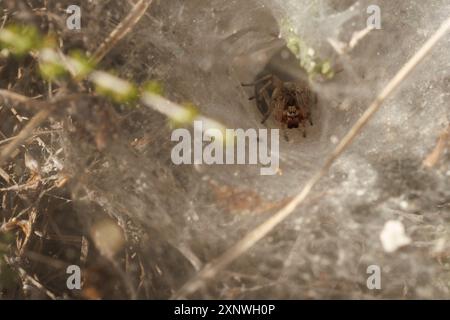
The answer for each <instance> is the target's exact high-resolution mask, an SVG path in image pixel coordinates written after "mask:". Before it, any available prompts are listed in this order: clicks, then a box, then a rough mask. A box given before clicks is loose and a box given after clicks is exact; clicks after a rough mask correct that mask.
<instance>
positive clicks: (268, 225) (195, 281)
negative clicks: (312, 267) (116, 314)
mask: <svg viewBox="0 0 450 320" xmlns="http://www.w3.org/2000/svg"><path fill="white" fill-rule="evenodd" d="M449 29H450V17H449V18H448V19H447V20H446V21H445V22H444V23H443V24H442V26H441V27H440V28H439V29H438V30H437V31H436V32H435V34H434V35H433V36H432V37H431V38H430V39H428V40H427V41H426V42H425V44H424V45H423V46H422V47H421V48H420V49H419V51H418V52H416V54H415V55H414V56H413V57H412V58H411V59H410V60H409V61H408V62H407V63H406V64H405V65H404V66H403V67H402V68H401V69H400V71H398V72H397V74H396V75H395V76H394V77H393V78H392V79H391V81H389V83H388V84H387V85H386V86H385V87H384V89H383V90H382V91H381V92H380V93H379V94H378V96H377V98H376V99H375V100H374V101H373V102H372V104H371V105H370V106H369V107H368V108H367V110H366V111H365V112H364V114H363V115H362V116H361V117H360V118H359V119H358V121H357V122H356V123H355V124H354V125H353V127H352V128H351V129H350V131H349V132H348V133H347V134H346V135H345V136H344V138H343V139H342V140H341V141H340V143H339V144H338V145H337V146H336V148H335V150H334V151H333V152H332V153H331V154H330V155H329V157H328V158H327V160H326V161H325V163H324V164H323V166H322V167H321V168H320V169H319V170H318V171H317V172H316V173H315V174H314V175H313V176H312V178H311V179H310V180H309V181H308V182H307V183H306V185H305V186H304V188H303V190H301V192H300V193H299V194H298V195H297V196H295V197H294V198H293V199H292V200H291V201H290V202H289V203H288V204H287V205H286V206H285V207H283V208H282V209H281V210H280V211H278V212H277V213H276V214H274V215H273V216H271V217H270V218H269V219H267V220H266V221H265V222H263V223H262V224H261V225H259V226H258V227H256V228H255V229H253V230H252V231H251V232H249V233H248V234H247V235H246V236H245V237H244V238H243V239H241V240H240V241H238V242H237V243H236V244H235V245H234V246H232V247H231V248H230V249H228V250H227V251H226V252H225V253H223V254H222V255H221V256H219V257H218V258H217V259H215V260H213V261H212V262H210V263H208V264H207V265H206V266H205V267H204V268H203V269H202V270H201V271H200V272H198V273H197V275H196V276H194V277H193V278H192V279H190V280H189V281H188V282H187V283H186V284H184V285H183V287H181V289H179V290H178V291H177V292H176V293H175V294H174V295H173V296H172V298H173V299H181V298H185V297H187V296H188V295H189V294H192V293H194V292H196V291H197V290H198V289H200V288H201V287H202V286H203V285H204V283H205V282H206V281H207V280H209V279H212V278H214V277H215V276H216V275H217V274H218V272H220V271H221V270H223V269H224V268H226V267H227V266H228V265H229V264H231V263H232V262H233V261H234V260H236V259H237V258H239V257H240V256H241V255H243V254H244V253H245V252H247V250H249V249H250V248H251V247H252V246H253V245H255V244H256V243H257V242H258V241H259V240H261V239H262V238H264V237H265V236H266V235H267V234H268V233H269V232H270V231H272V230H273V229H274V228H275V227H276V226H277V225H278V224H279V223H280V222H282V221H283V220H285V219H286V218H287V217H288V216H289V215H290V214H291V213H292V212H293V211H294V210H295V209H296V208H297V206H299V205H300V204H301V203H302V202H303V201H304V200H305V198H306V197H307V196H308V195H309V193H310V192H311V190H312V188H313V187H314V186H315V185H316V184H317V182H318V181H319V180H320V179H321V178H322V177H324V176H325V175H326V174H327V172H328V170H329V169H330V167H331V165H332V164H333V163H334V162H335V161H336V159H337V158H338V157H339V156H340V155H341V154H342V153H343V152H344V151H345V150H346V149H347V147H348V146H349V145H350V144H351V143H352V141H353V140H354V139H355V137H356V136H357V135H358V133H359V132H360V131H361V130H362V129H363V128H364V126H365V125H366V124H367V122H368V121H369V120H370V119H371V118H372V117H373V115H374V114H375V113H376V112H377V111H378V109H379V108H380V107H381V105H382V103H383V102H384V101H385V100H386V99H387V98H388V97H389V96H391V95H392V93H393V92H394V91H395V89H397V88H398V87H399V86H400V84H401V83H402V82H403V81H404V80H405V78H406V77H407V76H408V75H409V74H410V73H411V72H412V71H413V70H414V68H415V67H416V66H417V65H418V64H419V62H421V61H422V60H423V59H424V58H425V57H426V56H427V55H428V53H429V52H430V51H431V49H432V48H433V47H434V46H435V45H436V43H437V42H438V41H439V40H440V39H441V38H442V37H443V36H444V35H445V34H446V33H447V31H448V30H449Z"/></svg>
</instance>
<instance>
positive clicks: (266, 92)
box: [241, 74, 317, 141]
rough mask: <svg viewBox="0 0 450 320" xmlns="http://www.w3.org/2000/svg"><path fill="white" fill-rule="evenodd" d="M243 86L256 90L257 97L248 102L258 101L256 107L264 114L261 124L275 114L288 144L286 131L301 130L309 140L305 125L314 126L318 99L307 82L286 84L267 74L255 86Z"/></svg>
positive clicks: (244, 84) (243, 84) (247, 84)
mask: <svg viewBox="0 0 450 320" xmlns="http://www.w3.org/2000/svg"><path fill="white" fill-rule="evenodd" d="M241 85H242V86H243V87H250V86H253V87H255V95H254V96H253V97H251V98H249V100H253V99H256V105H257V107H258V109H259V110H260V111H261V112H262V113H263V119H262V121H261V123H265V122H266V120H267V119H268V118H269V117H270V115H271V114H272V113H273V114H274V118H275V120H276V121H277V122H278V123H280V124H281V128H282V131H283V135H284V138H285V139H286V141H289V137H288V134H287V130H286V129H293V128H300V127H301V129H302V132H303V137H306V124H307V123H309V124H310V125H311V126H312V125H313V121H312V113H311V109H312V107H313V106H314V105H316V104H317V95H316V94H315V93H314V92H313V91H311V90H310V89H309V87H308V85H307V84H306V83H305V82H303V81H296V82H290V81H288V82H283V81H282V80H281V79H280V78H278V77H277V76H276V75H274V74H268V75H266V76H264V77H262V78H260V79H258V80H256V81H255V82H253V83H242V84H241ZM264 103H265V106H264Z"/></svg>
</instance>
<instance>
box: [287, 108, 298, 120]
mask: <svg viewBox="0 0 450 320" xmlns="http://www.w3.org/2000/svg"><path fill="white" fill-rule="evenodd" d="M286 113H287V116H288V117H292V118H294V117H297V116H298V115H299V111H298V109H297V107H296V106H288V107H287V110H286Z"/></svg>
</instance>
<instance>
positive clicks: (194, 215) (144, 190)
mask: <svg viewBox="0 0 450 320" xmlns="http://www.w3.org/2000/svg"><path fill="white" fill-rule="evenodd" d="M108 3H109V2H108ZM111 3H114V2H111ZM111 3H109V4H111ZM370 4H378V5H379V6H380V8H381V12H382V30H374V31H372V32H370V33H369V34H368V35H367V36H366V37H365V38H364V39H362V40H361V41H360V43H359V44H358V45H357V46H356V47H355V48H354V49H353V51H351V52H349V53H348V54H346V55H342V56H339V55H338V54H337V53H336V52H335V51H334V49H333V48H332V46H331V45H330V44H329V40H328V39H333V40H335V41H341V42H345V43H348V42H349V41H350V39H351V37H352V34H353V33H354V32H357V31H360V30H362V29H364V28H365V26H366V19H367V16H368V15H367V13H366V8H367V7H368V6H369V5H370ZM93 6H94V7H95V8H94V9H95V10H92V15H93V16H92V17H90V16H89V17H87V18H86V19H87V21H88V23H89V24H97V25H98V23H99V22H98V21H97V20H98V19H94V18H93V17H95V14H96V12H97V13H98V12H102V10H105V11H106V12H108V14H109V15H110V16H111V17H118V18H117V19H119V18H120V17H121V16H123V15H124V14H125V13H126V9H127V8H125V7H124V6H123V5H122V4H121V5H118V4H116V5H115V6H113V5H108V4H103V5H101V4H98V5H93ZM449 13H450V6H449V4H448V1H445V0H433V1H429V2H427V4H426V5H425V4H422V3H419V2H394V1H375V2H374V1H358V2H354V1H331V0H329V1H328V0H323V1H312V0H311V1H308V0H302V1H298V0H283V1H281V0H272V1H263V0H259V1H258V0H251V1H250V0H245V1H225V0H208V1H206V0H190V1H175V0H174V1H155V3H154V4H153V6H152V8H151V9H150V10H149V12H148V14H147V16H146V17H145V18H144V19H143V21H142V22H141V23H140V24H139V26H138V28H137V30H135V31H134V33H133V34H132V36H130V37H129V38H127V39H126V40H125V41H124V42H123V43H120V44H119V45H118V47H117V48H116V49H115V50H114V51H113V52H112V53H111V56H109V57H107V58H106V60H105V64H106V65H108V64H110V65H111V66H112V67H114V68H115V69H117V70H118V71H119V73H120V74H121V75H126V76H129V77H131V78H132V79H133V80H135V81H137V82H144V81H146V80H149V79H156V80H158V81H161V82H162V83H163V84H164V86H165V88H166V95H167V97H168V98H170V99H171V100H173V101H176V102H179V103H182V102H191V103H193V104H195V105H196V106H198V107H199V109H200V111H201V113H202V114H204V115H206V116H208V117H210V118H213V119H216V120H218V121H220V122H221V123H223V124H225V125H226V126H227V127H228V128H244V129H248V128H266V127H269V128H277V127H278V124H277V123H276V122H275V121H274V120H273V119H272V118H270V119H269V120H268V121H267V123H266V124H265V125H262V124H261V118H262V115H261V111H260V110H258V108H257V106H256V105H255V103H254V102H252V101H249V100H248V97H250V96H251V95H252V94H253V92H252V90H251V89H245V88H242V87H241V86H240V83H241V82H251V81H253V80H254V79H256V78H258V77H260V76H261V75H262V74H264V73H270V72H276V73H278V74H282V76H283V79H285V80H296V79H303V80H305V79H307V76H306V75H305V73H304V71H303V70H302V69H301V68H300V67H298V63H297V62H296V61H295V59H292V58H289V55H288V53H289V51H288V50H287V48H286V47H285V41H284V40H283V39H282V38H280V37H278V34H279V32H280V26H281V25H282V24H283V22H284V21H285V20H286V19H288V20H289V21H291V22H292V23H293V27H294V29H295V31H296V32H297V34H298V36H299V37H300V38H301V39H302V40H304V41H305V42H306V43H308V45H309V46H311V47H312V48H314V50H315V53H316V54H317V55H319V56H321V57H331V59H332V60H333V61H335V62H336V65H337V68H340V69H341V71H340V72H339V73H338V74H337V75H336V77H335V78H334V79H333V80H330V81H324V82H313V83H311V87H312V88H313V90H315V91H316V92H317V93H318V97H319V98H318V105H317V108H316V109H315V110H313V120H314V126H312V127H308V129H307V133H308V136H307V138H304V137H303V136H302V134H301V132H300V131H296V130H290V132H289V136H290V138H291V139H290V141H289V142H286V141H283V140H282V139H281V140H280V169H281V170H280V172H279V174H277V175H275V176H261V175H259V166H248V165H246V166H242V165H216V166H205V165H200V166H175V165H174V164H173V163H172V162H171V160H170V151H171V148H172V146H173V144H172V143H171V142H170V132H171V129H170V128H169V126H168V125H167V121H166V119H165V118H164V117H163V116H162V115H159V114H156V113H155V112H154V111H152V110H149V109H146V108H145V107H140V108H138V109H137V110H136V111H134V112H133V113H131V115H130V116H129V117H128V118H127V120H126V121H124V122H123V124H121V126H120V128H119V129H118V130H119V131H118V132H119V133H118V134H117V137H116V139H115V140H114V143H112V144H110V145H109V146H108V148H107V149H106V150H105V151H104V152H103V155H102V157H101V163H100V164H99V165H97V166H96V169H95V170H94V171H93V172H92V174H93V175H92V177H91V178H89V179H88V180H84V181H83V182H82V187H81V189H82V190H84V191H83V192H84V193H82V194H83V195H84V197H82V196H81V195H79V199H80V200H79V203H78V206H79V208H80V209H79V211H80V212H83V214H86V212H88V213H89V212H93V211H95V210H94V209H93V207H92V203H95V204H96V205H97V206H99V207H100V208H102V210H105V211H107V212H108V213H110V214H113V215H115V216H118V217H119V218H120V219H124V220H126V221H132V223H133V224H135V225H138V226H139V229H141V232H144V233H147V234H149V236H148V237H149V239H150V240H149V241H147V242H146V243H145V245H144V244H142V243H141V245H142V246H143V248H142V252H143V255H144V256H145V257H146V258H147V260H148V261H147V265H148V266H149V268H150V267H151V266H154V265H155V264H156V262H155V261H157V263H158V267H159V268H160V269H162V270H163V274H164V276H163V278H164V280H161V288H164V289H161V290H160V291H159V293H158V294H157V296H158V297H168V295H169V294H168V292H170V290H175V289H176V288H178V287H179V286H180V285H181V284H182V283H184V282H185V281H187V280H188V279H189V277H190V276H192V275H193V274H194V272H195V268H196V267H197V268H198V267H199V266H200V265H201V264H202V263H207V262H208V261H210V260H212V259H213V258H215V257H217V256H218V255H219V254H220V253H222V252H223V251H224V250H225V249H226V248H228V247H229V246H230V245H232V244H233V243H234V242H236V241H237V240H238V239H240V238H241V237H242V236H243V235H244V234H245V233H246V232H248V231H249V230H251V229H252V228H253V227H255V226H256V225H257V224H258V223H259V222H261V221H263V220H264V219H266V218H267V217H269V216H270V215H271V214H272V213H273V212H274V211H275V210H276V209H278V208H280V207H281V206H282V205H283V204H284V203H286V201H287V200H288V199H289V198H290V197H292V196H294V195H295V194H296V192H298V191H299V190H300V188H301V187H302V185H303V184H304V183H305V181H306V180H307V179H308V178H309V177H310V176H311V175H312V173H313V172H314V171H315V170H316V169H317V168H319V166H320V164H321V163H322V161H323V160H324V158H325V157H326V155H327V154H329V152H330V151H331V150H333V148H334V146H335V144H336V143H337V141H338V140H339V139H340V138H341V137H342V136H343V134H344V133H345V132H346V131H347V130H348V129H349V128H350V127H351V125H352V124H353V123H354V122H355V121H356V119H358V117H359V116H360V115H361V114H362V112H363V111H364V110H365V108H366V107H367V106H368V104H369V103H370V101H371V100H373V98H374V97H375V95H376V93H377V92H378V91H379V90H380V89H381V88H382V87H383V85H384V84H386V82H387V81H388V80H389V79H390V78H391V77H392V76H393V75H394V74H395V72H396V71H397V70H398V69H399V68H400V66H401V65H402V64H403V63H404V62H406V61H407V59H408V58H409V57H410V56H411V55H412V54H413V53H414V52H415V51H416V50H417V49H418V48H419V47H420V46H421V45H422V44H423V42H424V41H425V40H426V39H427V38H428V37H429V36H430V35H431V34H432V32H433V31H434V30H436V29H437V27H438V25H439V23H440V22H441V21H443V20H444V18H445V17H446V16H448V15H449ZM97 27H98V28H106V27H107V26H97ZM101 39H102V38H101V35H100V36H98V39H96V38H95V36H93V35H92V34H90V43H91V45H92V46H93V47H94V44H95V43H98V41H101ZM449 49H450V41H449V38H448V37H447V38H446V39H445V41H444V42H443V43H442V44H441V45H439V46H438V47H437V48H436V50H435V51H434V52H433V54H432V55H431V56H430V57H429V58H428V59H427V60H426V61H425V62H424V63H423V65H422V66H420V67H419V70H418V71H417V72H415V73H414V75H413V77H412V78H411V79H410V80H408V81H407V83H405V84H404V86H403V88H402V89H401V90H400V91H399V92H398V93H397V94H396V96H395V97H394V98H392V99H390V100H389V101H387V103H386V105H385V106H384V107H383V108H382V110H381V111H380V113H379V114H378V115H377V116H376V118H375V119H374V121H372V122H371V123H370V124H369V126H368V127H367V128H366V130H365V131H364V132H363V133H362V134H361V135H360V136H359V137H358V139H357V140H356V141H355V143H354V145H353V146H352V147H351V148H350V150H349V151H348V152H346V153H345V154H344V155H343V156H342V157H341V158H340V159H339V160H338V161H337V163H336V164H335V165H334V166H333V168H332V170H331V172H330V174H329V175H328V176H327V177H326V178H325V179H324V180H323V181H322V182H321V183H320V185H319V187H318V188H316V190H315V191H314V193H313V195H312V196H311V198H310V200H309V201H307V203H306V204H305V205H304V206H302V207H301V208H298V209H297V210H296V212H295V213H294V214H293V215H292V217H291V218H289V219H288V221H286V222H285V223H283V224H282V225H281V226H279V227H278V228H277V229H276V230H274V231H273V232H272V233H271V234H270V236H269V237H267V238H265V239H264V240H262V241H261V242H260V243H259V244H258V245H257V246H256V247H255V248H252V249H251V250H250V251H249V252H248V254H247V255H245V256H244V257H242V258H240V259H239V260H238V261H236V262H235V263H234V264H233V265H232V267H231V268H229V270H227V271H226V272H224V273H223V274H222V275H221V277H220V279H216V280H217V281H216V282H215V284H214V285H211V286H209V287H208V288H207V290H205V291H203V292H200V293H198V297H200V298H206V297H215V298H305V297H320V298H332V297H352V298H361V297H374V293H373V292H371V291H369V290H368V289H367V288H366V286H365V283H366V276H367V275H366V268H367V266H368V265H371V264H376V265H380V266H381V268H382V270H383V272H384V273H383V290H382V291H381V292H380V293H378V294H379V295H380V296H382V297H396V298H399V297H402V296H403V295H404V294H405V292H406V291H407V295H408V296H411V297H421V298H431V297H445V296H446V294H448V274H447V273H446V271H445V269H443V268H442V267H441V266H439V264H437V263H436V261H434V260H433V259H431V258H429V256H430V254H431V253H432V252H433V250H434V245H435V243H436V241H438V240H439V241H444V244H445V246H447V245H448V242H447V240H446V239H447V237H448V232H447V224H446V223H448V222H447V221H448V218H449V214H450V209H449V206H448V204H449V202H450V193H449V190H450V188H449V187H450V183H449V180H450V179H449V175H450V167H449V161H448V154H447V155H444V158H443V160H442V162H441V165H439V166H437V167H436V168H433V169H424V168H423V167H422V161H423V160H424V158H425V157H426V156H427V155H428V154H429V152H431V150H432V149H433V147H434V146H435V143H436V138H437V137H438V136H439V133H440V132H441V131H442V130H443V128H444V127H445V126H446V125H447V124H448V118H449V108H448V100H449V79H450V73H449V72H450V71H449V70H450V69H449V68H448V66H449V55H448V52H449ZM119 61H120V62H119ZM89 108H90V103H89V102H86V106H85V109H86V110H88V109H89ZM79 117H80V119H79V121H87V122H89V120H86V118H83V114H82V115H81V116H79ZM94 125H95V124H94ZM145 139H147V140H145ZM67 140H68V143H69V145H70V147H69V148H68V150H67V154H68V158H67V166H68V167H72V168H74V170H80V168H85V167H86V166H87V165H88V163H89V161H90V159H91V157H92V155H93V154H95V152H96V151H95V148H93V147H92V146H91V145H90V144H89V143H88V142H86V141H81V142H80V140H78V139H77V138H74V137H71V136H68V137H67ZM136 140H137V141H143V140H145V141H148V143H145V144H143V145H142V147H140V148H138V149H137V148H136V147H131V146H130V143H131V142H132V141H136ZM83 199H84V200H83ZM86 199H87V200H88V201H87V203H90V204H89V205H87V204H86V202H85V201H86ZM418 217H420V218H419V219H416V218H418ZM390 219H400V220H402V221H403V223H404V224H405V226H406V229H407V231H408V234H409V235H410V237H411V238H412V239H413V243H412V244H411V245H410V246H409V247H407V248H406V249H403V250H401V251H399V252H396V253H394V254H391V255H387V254H386V253H385V252H384V251H383V248H382V246H381V243H380V241H379V233H380V231H381V229H382V228H383V225H384V223H385V222H386V221H387V220H390ZM418 221H420V222H418ZM142 230H143V231H142ZM145 239H148V238H145ZM180 261H182V262H183V263H180Z"/></svg>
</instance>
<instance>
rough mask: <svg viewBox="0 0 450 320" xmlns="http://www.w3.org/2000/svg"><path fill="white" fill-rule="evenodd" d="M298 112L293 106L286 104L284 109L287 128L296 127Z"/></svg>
mask: <svg viewBox="0 0 450 320" xmlns="http://www.w3.org/2000/svg"><path fill="white" fill-rule="evenodd" d="M299 115H300V112H299V110H298V109H297V107H295V106H288V107H287V109H286V116H287V127H288V129H292V128H298V124H299V120H300V119H299Z"/></svg>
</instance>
